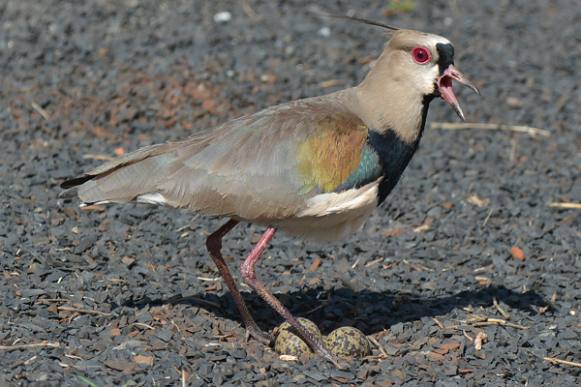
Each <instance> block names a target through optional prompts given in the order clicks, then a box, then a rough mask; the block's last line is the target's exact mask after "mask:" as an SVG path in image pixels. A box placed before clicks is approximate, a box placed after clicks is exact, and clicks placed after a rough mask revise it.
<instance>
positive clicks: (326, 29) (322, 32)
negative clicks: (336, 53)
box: [319, 27, 331, 38]
mask: <svg viewBox="0 0 581 387" xmlns="http://www.w3.org/2000/svg"><path fill="white" fill-rule="evenodd" d="M319 35H321V36H324V37H325V38H328V37H329V36H331V29H330V28H329V27H322V28H321V29H320V30H319Z"/></svg>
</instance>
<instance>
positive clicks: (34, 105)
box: [30, 101, 50, 121]
mask: <svg viewBox="0 0 581 387" xmlns="http://www.w3.org/2000/svg"><path fill="white" fill-rule="evenodd" d="M30 105H31V106H32V108H33V109H34V110H35V111H36V112H37V113H38V114H40V116H41V117H42V118H44V119H45V121H50V116H49V115H48V113H47V111H46V110H44V109H43V108H42V107H41V106H40V105H39V104H37V103H36V102H34V101H32V102H31V103H30Z"/></svg>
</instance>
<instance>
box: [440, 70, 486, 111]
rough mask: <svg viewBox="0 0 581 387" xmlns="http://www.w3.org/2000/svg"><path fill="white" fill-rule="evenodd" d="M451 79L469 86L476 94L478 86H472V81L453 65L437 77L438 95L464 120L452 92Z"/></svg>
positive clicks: (478, 92)
mask: <svg viewBox="0 0 581 387" xmlns="http://www.w3.org/2000/svg"><path fill="white" fill-rule="evenodd" d="M452 80H455V81H458V82H460V83H461V84H463V85H464V86H467V87H469V88H471V89H472V90H473V91H474V92H475V93H476V94H480V91H478V88H477V87H476V86H474V84H473V83H472V82H470V81H469V80H468V79H466V77H464V75H462V73H461V72H460V71H458V70H457V69H456V68H455V67H454V65H452V64H451V65H449V66H448V68H447V69H446V70H445V71H444V73H443V74H442V75H441V76H440V77H439V78H438V80H437V85H438V91H439V92H440V97H442V99H443V100H444V101H446V102H448V104H449V105H450V106H452V107H453V108H454V111H455V112H456V114H458V117H460V119H462V121H464V120H465V119H464V112H462V108H461V107H460V104H459V103H458V99H457V98H456V94H454V88H453V87H452Z"/></svg>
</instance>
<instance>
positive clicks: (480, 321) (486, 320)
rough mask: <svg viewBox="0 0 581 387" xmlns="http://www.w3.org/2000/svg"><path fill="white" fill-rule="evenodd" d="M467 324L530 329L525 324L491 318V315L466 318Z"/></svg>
mask: <svg viewBox="0 0 581 387" xmlns="http://www.w3.org/2000/svg"><path fill="white" fill-rule="evenodd" d="M466 323H467V324H470V325H472V326H474V327H484V326H488V325H502V326H506V327H511V328H516V329H529V327H527V326H524V325H519V324H515V323H511V322H509V321H506V320H503V319H500V318H491V317H475V318H471V319H469V320H466Z"/></svg>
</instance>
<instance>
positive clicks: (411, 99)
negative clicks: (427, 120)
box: [353, 53, 423, 142]
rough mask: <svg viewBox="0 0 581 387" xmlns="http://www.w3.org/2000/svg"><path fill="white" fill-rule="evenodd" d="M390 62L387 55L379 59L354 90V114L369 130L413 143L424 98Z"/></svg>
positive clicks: (417, 130) (419, 126)
mask: <svg viewBox="0 0 581 387" xmlns="http://www.w3.org/2000/svg"><path fill="white" fill-rule="evenodd" d="M390 60H391V58H389V54H387V55H386V54H385V53H384V54H383V55H381V56H380V57H379V59H378V60H377V62H376V63H375V66H374V67H373V68H372V69H371V71H370V72H369V74H367V76H366V77H365V79H364V80H363V82H361V84H359V86H356V87H355V88H353V93H354V97H355V98H354V99H355V100H356V101H355V109H354V110H355V113H356V114H358V115H359V116H360V117H361V119H362V120H363V121H364V122H365V123H366V124H367V125H368V126H369V127H370V128H373V129H375V130H377V131H379V132H381V131H385V130H388V129H391V130H393V131H395V132H396V133H397V134H398V135H399V136H400V138H401V139H402V140H404V141H406V142H413V141H415V140H416V139H417V138H418V136H419V135H420V131H421V125H422V113H423V112H422V109H423V103H422V100H423V97H422V94H421V92H420V91H419V90H417V89H414V88H413V86H412V85H411V82H409V79H408V78H407V77H406V76H405V74H401V73H400V72H397V71H393V67H392V66H390V63H389V62H390ZM390 70H391V71H390ZM395 74H399V75H395Z"/></svg>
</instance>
